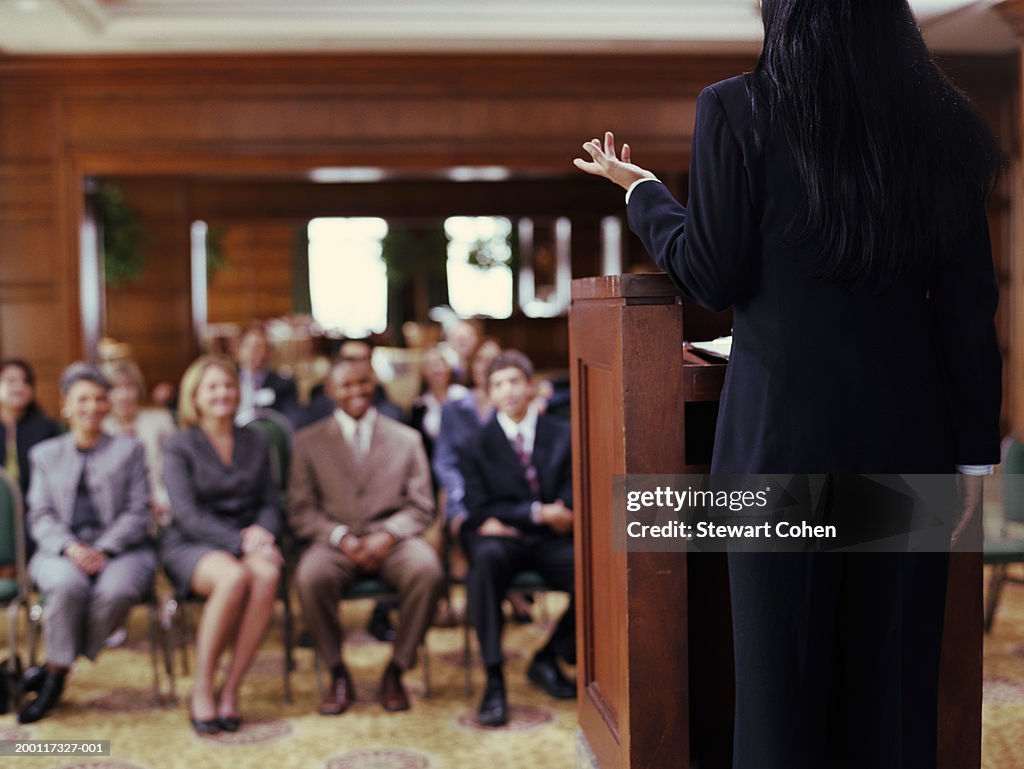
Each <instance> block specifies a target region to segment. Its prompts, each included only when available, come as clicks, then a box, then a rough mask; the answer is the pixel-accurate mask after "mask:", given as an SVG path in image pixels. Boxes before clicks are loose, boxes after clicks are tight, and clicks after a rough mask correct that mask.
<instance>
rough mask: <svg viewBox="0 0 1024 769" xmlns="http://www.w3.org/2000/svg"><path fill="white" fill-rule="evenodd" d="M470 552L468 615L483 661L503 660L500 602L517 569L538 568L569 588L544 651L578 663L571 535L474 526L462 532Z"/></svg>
mask: <svg viewBox="0 0 1024 769" xmlns="http://www.w3.org/2000/svg"><path fill="white" fill-rule="evenodd" d="M462 544H463V547H464V549H465V551H466V555H467V557H468V558H469V574H467V575H466V591H467V593H468V598H469V616H470V619H471V620H472V622H473V626H474V627H475V628H476V633H477V638H478V640H479V641H480V653H481V656H482V657H483V663H484V667H487V668H491V667H493V666H495V665H501V664H502V661H503V659H504V658H503V656H502V653H501V631H502V628H503V625H504V615H503V614H502V610H501V602H502V600H503V599H504V597H505V593H506V591H507V590H508V587H509V585H510V584H511V583H512V580H513V579H514V578H515V576H516V574H518V573H519V572H521V571H527V570H529V571H536V572H538V573H539V574H540V575H541V576H542V577H543V578H544V582H545V583H546V584H547V585H548V586H550V587H551V588H552V589H553V590H561V591H564V592H567V593H569V596H570V598H569V606H568V608H567V609H566V610H565V613H564V614H563V615H562V617H561V619H559V621H558V624H557V625H556V626H555V629H554V631H553V632H552V634H551V637H550V639H549V640H548V642H547V644H546V645H545V646H544V647H543V648H542V649H541V651H540V653H541V655H542V656H545V655H550V656H552V657H560V658H561V659H563V660H565V661H566V662H568V663H570V664H575V663H576V610H575V606H576V599H575V596H574V592H575V576H574V572H573V545H572V537H562V536H558V535H554V534H539V535H528V536H523V537H483V536H480V535H479V534H477V533H476V532H472V533H469V534H467V535H465V536H463V537H462Z"/></svg>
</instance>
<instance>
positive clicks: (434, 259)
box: [380, 224, 448, 284]
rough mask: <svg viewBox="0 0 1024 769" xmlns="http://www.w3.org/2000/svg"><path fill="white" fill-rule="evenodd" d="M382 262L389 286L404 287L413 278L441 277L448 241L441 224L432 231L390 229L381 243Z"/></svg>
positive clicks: (423, 228)
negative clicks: (402, 285)
mask: <svg viewBox="0 0 1024 769" xmlns="http://www.w3.org/2000/svg"><path fill="white" fill-rule="evenodd" d="M380 255H381V259H383V260H384V264H385V265H386V266H387V271H388V280H389V281H390V282H391V283H394V284H399V283H404V282H405V281H407V280H408V279H409V278H412V277H413V276H415V275H444V274H445V268H446V265H447V262H448V237H447V236H446V235H445V234H444V227H442V226H441V225H440V224H438V225H435V226H433V227H422V226H420V227H413V226H408V225H404V224H396V225H389V227H388V234H387V235H385V236H384V239H383V240H382V241H381V253H380Z"/></svg>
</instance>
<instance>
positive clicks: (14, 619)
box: [0, 469, 29, 706]
mask: <svg viewBox="0 0 1024 769" xmlns="http://www.w3.org/2000/svg"><path fill="white" fill-rule="evenodd" d="M10 565H13V566H14V567H15V572H14V577H13V578H4V579H0V608H6V609H7V643H8V647H9V659H10V660H11V662H10V663H9V664H10V665H11V668H12V669H13V670H15V671H16V670H19V669H20V667H21V661H20V658H19V657H18V612H19V611H20V610H21V609H22V608H24V609H25V610H26V611H28V606H29V602H28V598H29V580H28V572H27V569H26V566H25V513H24V508H23V506H22V503H21V490H20V489H19V488H18V484H16V483H15V482H14V480H13V479H12V478H11V476H9V475H8V474H7V473H6V472H5V471H4V470H2V469H0V566H10ZM18 694H19V693H18V691H17V690H15V693H14V695H15V698H16V699H17V698H18ZM17 704H18V703H17V702H15V705H16V706H17Z"/></svg>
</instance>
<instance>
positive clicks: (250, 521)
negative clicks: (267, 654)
mask: <svg viewBox="0 0 1024 769" xmlns="http://www.w3.org/2000/svg"><path fill="white" fill-rule="evenodd" d="M180 393H181V396H180V400H179V404H178V407H179V419H180V421H181V424H182V427H183V428H184V429H183V430H182V432H180V433H178V434H177V435H175V436H173V437H172V438H170V439H168V440H167V442H166V443H165V444H164V483H165V484H166V486H167V493H168V495H169V497H170V501H171V525H170V527H169V528H168V529H167V531H166V532H165V534H164V539H163V547H162V554H163V564H164V569H165V570H166V571H167V573H168V575H170V577H171V579H172V580H173V581H174V583H175V584H176V585H177V587H178V591H179V593H180V594H181V595H188V594H190V593H191V594H194V595H199V596H202V597H204V598H205V599H206V605H205V607H204V609H203V616H202V619H201V620H200V622H199V630H198V632H197V633H196V673H195V684H194V686H193V688H192V696H191V699H190V703H189V710H190V718H191V721H192V726H193V728H194V729H195V730H196V731H197V732H198V733H199V734H216V733H217V732H220V731H230V732H233V731H237V730H238V729H239V728H240V726H241V719H240V717H239V710H238V691H239V688H240V687H241V684H242V678H243V676H244V675H245V672H246V670H248V668H249V663H250V662H252V658H253V655H254V654H255V653H256V649H257V648H258V647H259V645H260V642H261V641H262V640H263V636H264V634H265V633H266V630H267V625H268V624H269V622H270V617H271V615H272V613H273V608H274V599H275V598H276V596H277V587H278V581H279V579H280V575H281V565H282V564H283V559H282V557H281V553H280V551H279V550H278V548H277V546H276V544H275V540H276V538H277V535H278V533H279V532H280V529H281V513H280V510H279V508H278V501H277V488H276V486H275V485H274V481H273V474H272V473H271V472H270V455H269V447H268V444H267V439H266V438H265V437H264V436H263V435H262V433H258V432H256V431H255V430H247V429H245V428H238V427H235V425H234V418H235V411H236V409H237V408H238V394H239V390H238V375H237V373H236V372H235V367H234V365H233V364H232V363H231V362H230V361H228V360H227V359H225V358H219V357H216V356H212V355H204V356H203V357H201V358H199V359H198V360H196V361H195V362H194V363H193V364H192V365H191V366H189V368H188V370H187V371H186V372H185V375H184V377H182V380H181V389H180ZM229 645H230V646H231V647H232V658H231V663H230V666H229V667H228V672H227V676H226V677H225V679H224V681H223V683H222V685H221V688H220V691H219V694H215V688H214V681H213V679H214V675H215V673H216V671H217V661H218V659H219V658H220V655H221V654H222V653H223V652H224V650H225V649H226V648H227V647H228V646H229Z"/></svg>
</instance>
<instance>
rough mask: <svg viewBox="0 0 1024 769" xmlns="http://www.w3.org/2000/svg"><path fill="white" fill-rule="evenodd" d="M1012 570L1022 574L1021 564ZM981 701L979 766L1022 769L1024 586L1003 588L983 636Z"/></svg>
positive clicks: (1010, 585) (998, 768)
mask: <svg viewBox="0 0 1024 769" xmlns="http://www.w3.org/2000/svg"><path fill="white" fill-rule="evenodd" d="M1014 573H1015V574H1017V575H1018V576H1024V571H1021V567H1020V566H1018V567H1016V570H1015V571H1014ZM986 578H987V574H986ZM982 702H983V704H982V743H981V746H982V747H981V765H982V769H1024V585H1020V584H1012V583H1007V585H1006V586H1005V587H1004V588H1003V595H1002V598H1001V600H1000V602H999V611H998V613H997V614H996V619H995V623H994V625H993V627H992V633H991V635H989V636H988V637H987V638H986V639H985V686H984V695H983V701H982Z"/></svg>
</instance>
